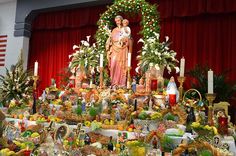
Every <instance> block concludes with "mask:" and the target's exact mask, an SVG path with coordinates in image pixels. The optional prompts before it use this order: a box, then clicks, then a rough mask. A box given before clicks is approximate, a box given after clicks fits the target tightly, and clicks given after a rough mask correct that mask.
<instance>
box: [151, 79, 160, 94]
mask: <svg viewBox="0 0 236 156" xmlns="http://www.w3.org/2000/svg"><path fill="white" fill-rule="evenodd" d="M157 84H158V82H157V80H151V91H156V90H157Z"/></svg>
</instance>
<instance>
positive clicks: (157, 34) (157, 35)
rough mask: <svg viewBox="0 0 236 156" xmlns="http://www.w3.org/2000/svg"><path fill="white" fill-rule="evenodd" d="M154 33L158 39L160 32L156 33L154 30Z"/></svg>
mask: <svg viewBox="0 0 236 156" xmlns="http://www.w3.org/2000/svg"><path fill="white" fill-rule="evenodd" d="M154 35H155V36H156V37H157V39H158V40H159V38H160V34H159V33H156V32H154Z"/></svg>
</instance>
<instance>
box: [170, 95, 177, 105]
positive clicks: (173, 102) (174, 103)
mask: <svg viewBox="0 0 236 156" xmlns="http://www.w3.org/2000/svg"><path fill="white" fill-rule="evenodd" d="M169 104H170V106H171V107H173V106H175V105H176V94H169Z"/></svg>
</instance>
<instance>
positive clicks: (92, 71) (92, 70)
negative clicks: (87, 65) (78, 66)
mask: <svg viewBox="0 0 236 156" xmlns="http://www.w3.org/2000/svg"><path fill="white" fill-rule="evenodd" d="M94 73H95V71H94V67H92V69H91V74H92V75H93V74H94Z"/></svg>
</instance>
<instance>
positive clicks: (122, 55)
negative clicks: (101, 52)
mask: <svg viewBox="0 0 236 156" xmlns="http://www.w3.org/2000/svg"><path fill="white" fill-rule="evenodd" d="M122 21H123V17H122V16H119V15H118V16H116V17H115V23H116V26H117V27H116V28H114V29H113V30H112V32H111V34H110V37H109V38H108V40H107V42H106V51H107V59H108V67H109V70H110V77H111V85H112V86H119V87H124V86H126V78H127V69H128V65H127V63H128V62H127V61H128V60H127V59H128V52H129V49H130V48H129V45H130V31H131V30H130V28H129V27H128V26H127V20H125V22H124V23H125V26H123V24H122ZM124 33H126V34H124ZM131 49H132V48H131Z"/></svg>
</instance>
